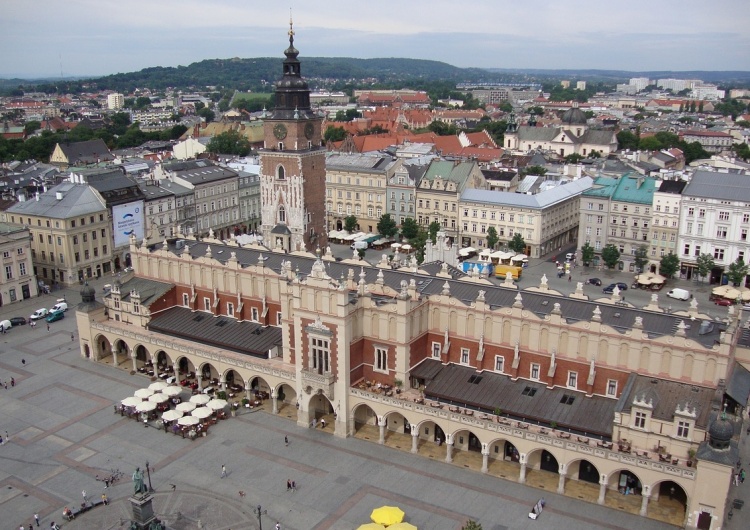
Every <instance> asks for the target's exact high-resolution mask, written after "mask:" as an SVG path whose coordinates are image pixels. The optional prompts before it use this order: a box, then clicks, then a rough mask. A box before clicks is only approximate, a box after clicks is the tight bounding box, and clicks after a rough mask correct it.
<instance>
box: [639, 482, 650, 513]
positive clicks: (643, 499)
mask: <svg viewBox="0 0 750 530" xmlns="http://www.w3.org/2000/svg"><path fill="white" fill-rule="evenodd" d="M643 490H644V493H643V494H642V495H641V511H640V512H639V513H640V515H642V516H643V517H646V515H647V514H648V500H649V498H651V495H647V494H646V493H645V491H646V488H644V489H643Z"/></svg>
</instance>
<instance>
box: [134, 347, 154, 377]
mask: <svg viewBox="0 0 750 530" xmlns="http://www.w3.org/2000/svg"><path fill="white" fill-rule="evenodd" d="M133 369H135V370H138V371H139V372H140V373H145V374H146V375H155V374H156V371H154V363H153V362H151V355H150V354H149V352H148V350H147V349H146V347H145V346H144V345H143V344H139V345H138V346H136V347H135V361H134V362H133Z"/></svg>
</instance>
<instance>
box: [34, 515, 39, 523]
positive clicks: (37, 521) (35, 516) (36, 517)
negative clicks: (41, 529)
mask: <svg viewBox="0 0 750 530" xmlns="http://www.w3.org/2000/svg"><path fill="white" fill-rule="evenodd" d="M34 520H35V521H36V525H37V526H39V514H38V513H35V514H34Z"/></svg>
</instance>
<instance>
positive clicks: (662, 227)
mask: <svg viewBox="0 0 750 530" xmlns="http://www.w3.org/2000/svg"><path fill="white" fill-rule="evenodd" d="M686 184H687V182H685V181H684V180H665V181H662V182H661V183H657V188H656V190H655V191H654V203H653V208H652V209H651V245H650V248H649V252H648V258H649V262H648V265H647V267H646V268H647V270H650V271H651V272H658V269H659V262H661V259H662V258H663V257H664V256H666V255H667V254H670V253H672V254H675V255H678V254H679V249H678V248H677V240H678V238H679V232H680V204H681V202H682V191H683V190H684V189H685V185H686Z"/></svg>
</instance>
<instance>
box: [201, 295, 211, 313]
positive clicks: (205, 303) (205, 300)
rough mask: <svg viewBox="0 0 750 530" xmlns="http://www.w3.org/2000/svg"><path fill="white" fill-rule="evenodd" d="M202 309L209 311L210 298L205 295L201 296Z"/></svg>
mask: <svg viewBox="0 0 750 530" xmlns="http://www.w3.org/2000/svg"><path fill="white" fill-rule="evenodd" d="M203 310H204V311H211V299H210V298H208V297H207V296H206V297H204V298H203Z"/></svg>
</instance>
